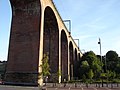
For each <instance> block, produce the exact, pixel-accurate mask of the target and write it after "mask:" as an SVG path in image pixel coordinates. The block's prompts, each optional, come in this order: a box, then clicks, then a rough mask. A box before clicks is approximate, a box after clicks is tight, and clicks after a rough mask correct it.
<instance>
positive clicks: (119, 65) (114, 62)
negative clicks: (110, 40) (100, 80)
mask: <svg viewBox="0 0 120 90" xmlns="http://www.w3.org/2000/svg"><path fill="white" fill-rule="evenodd" d="M106 62H107V69H108V70H110V71H115V72H117V73H120V71H119V70H118V69H120V58H119V57H118V54H117V53H116V52H115V51H112V50H110V51H108V52H107V53H106Z"/></svg>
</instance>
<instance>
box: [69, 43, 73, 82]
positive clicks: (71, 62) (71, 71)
mask: <svg viewBox="0 0 120 90" xmlns="http://www.w3.org/2000/svg"><path fill="white" fill-rule="evenodd" d="M69 57H70V66H69V67H70V80H73V64H74V62H73V44H72V42H70V43H69Z"/></svg>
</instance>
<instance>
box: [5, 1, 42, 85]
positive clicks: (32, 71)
mask: <svg viewBox="0 0 120 90" xmlns="http://www.w3.org/2000/svg"><path fill="white" fill-rule="evenodd" d="M10 3H11V7H12V25H11V32H10V44H9V51H8V62H7V69H6V78H5V81H6V82H13V83H23V82H24V83H33V84H37V80H38V78H37V75H38V62H39V45H40V43H39V42H40V25H41V22H40V21H41V4H40V0H10ZM21 66H22V67H21ZM23 78H24V80H23Z"/></svg>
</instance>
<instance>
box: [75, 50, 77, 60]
mask: <svg viewBox="0 0 120 90" xmlns="http://www.w3.org/2000/svg"><path fill="white" fill-rule="evenodd" d="M76 61H77V49H76V48H75V62H76Z"/></svg>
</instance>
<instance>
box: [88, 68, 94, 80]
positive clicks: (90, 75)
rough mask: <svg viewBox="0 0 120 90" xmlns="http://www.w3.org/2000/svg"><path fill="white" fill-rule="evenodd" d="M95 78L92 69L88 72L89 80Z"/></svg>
mask: <svg viewBox="0 0 120 90" xmlns="http://www.w3.org/2000/svg"><path fill="white" fill-rule="evenodd" d="M93 76H94V73H93V70H92V69H90V70H89V72H88V78H89V79H90V80H92V78H93Z"/></svg>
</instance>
